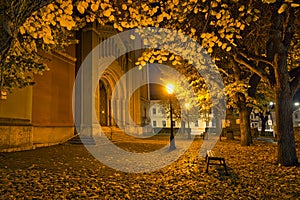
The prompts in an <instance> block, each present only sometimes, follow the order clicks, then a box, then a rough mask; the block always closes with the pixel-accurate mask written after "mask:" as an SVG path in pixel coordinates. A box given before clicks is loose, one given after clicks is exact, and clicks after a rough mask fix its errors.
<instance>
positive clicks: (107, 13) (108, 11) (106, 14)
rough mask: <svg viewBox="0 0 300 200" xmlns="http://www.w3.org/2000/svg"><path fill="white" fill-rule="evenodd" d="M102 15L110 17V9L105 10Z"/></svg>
mask: <svg viewBox="0 0 300 200" xmlns="http://www.w3.org/2000/svg"><path fill="white" fill-rule="evenodd" d="M103 15H104V16H105V17H110V15H111V10H110V9H107V10H105V11H104V12H103Z"/></svg>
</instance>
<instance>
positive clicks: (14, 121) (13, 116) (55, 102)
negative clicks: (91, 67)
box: [0, 23, 150, 151]
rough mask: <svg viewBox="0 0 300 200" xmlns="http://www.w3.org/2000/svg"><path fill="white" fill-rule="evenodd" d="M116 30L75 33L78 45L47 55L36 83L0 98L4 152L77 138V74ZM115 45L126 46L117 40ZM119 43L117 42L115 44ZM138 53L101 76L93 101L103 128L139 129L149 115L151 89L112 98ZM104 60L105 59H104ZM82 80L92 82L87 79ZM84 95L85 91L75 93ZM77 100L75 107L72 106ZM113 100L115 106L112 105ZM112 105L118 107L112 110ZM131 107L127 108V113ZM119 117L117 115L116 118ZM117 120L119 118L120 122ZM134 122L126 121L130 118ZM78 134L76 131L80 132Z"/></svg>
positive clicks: (130, 83) (107, 51) (129, 84)
mask: <svg viewBox="0 0 300 200" xmlns="http://www.w3.org/2000/svg"><path fill="white" fill-rule="evenodd" d="M116 33H117V32H116V31H115V30H114V29H113V28H112V27H111V26H105V27H103V26H99V25H98V24H96V23H94V24H90V25H88V26H87V27H85V28H83V29H82V30H80V31H78V32H77V33H76V37H77V39H78V40H79V44H77V45H74V46H70V47H68V49H66V50H65V51H64V52H53V53H51V54H48V55H47V57H48V58H49V60H50V61H49V62H48V63H46V64H47V65H48V67H49V68H50V71H47V72H45V73H44V75H42V76H39V75H37V76H36V77H35V81H36V84H35V85H34V86H31V87H26V88H24V89H17V90H15V91H14V92H13V93H11V94H7V96H6V97H5V98H4V99H1V100H0V151H15V150H25V149H32V148H35V147H39V146H48V145H54V144H58V143H61V142H64V141H66V140H68V139H69V138H71V137H73V136H74V133H75V132H76V130H75V129H74V118H79V120H81V121H82V123H85V121H84V119H83V117H82V116H83V115H82V112H78V113H79V114H74V115H73V108H74V109H75V110H76V109H77V110H83V108H82V106H81V107H80V105H81V104H80V102H78V99H79V101H82V100H83V98H82V97H80V98H77V100H76V101H77V102H76V101H75V102H73V100H74V99H73V89H74V82H75V78H76V75H78V72H79V68H80V66H81V63H82V62H83V60H84V59H85V58H86V57H87V55H88V54H89V53H90V52H91V51H92V50H93V49H94V48H95V47H97V45H98V44H100V43H101V42H103V41H104V40H106V39H107V38H109V37H111V36H112V35H115V34H116ZM110 45H114V48H112V49H118V48H126V46H127V45H131V44H122V42H118V43H117V44H110ZM116 45H117V46H116ZM101 51H105V55H106V56H107V57H109V56H111V55H113V53H114V52H110V51H111V49H109V48H107V49H102V50H101ZM139 55H140V52H129V53H127V54H125V55H122V56H120V57H118V58H116V59H115V60H114V62H112V63H111V64H110V65H109V66H108V67H107V69H106V70H105V72H104V73H103V75H102V76H101V77H99V81H98V85H97V91H96V93H95V96H94V99H93V101H94V102H95V103H94V105H95V107H94V108H90V109H94V110H95V112H96V115H97V119H98V123H99V124H100V125H101V126H116V125H118V126H121V128H124V129H132V127H135V129H134V130H132V131H135V132H136V133H138V134H140V133H142V132H143V128H142V126H144V125H146V124H147V123H148V121H147V120H148V119H149V113H148V110H149V106H150V102H149V87H148V86H147V85H144V86H143V87H140V88H138V89H137V90H136V91H135V92H134V93H133V94H132V95H131V96H130V97H128V99H129V100H127V101H128V102H125V101H126V99H125V100H124V99H113V100H112V92H113V90H114V87H115V85H116V83H117V82H118V80H119V79H120V78H121V77H122V76H123V75H124V74H125V73H126V72H127V71H129V70H130V69H132V68H134V67H135V65H134V64H135V62H136V59H137V57H138V56H139ZM104 59H105V58H104ZM140 73H141V74H140V75H141V76H140V78H147V70H146V69H144V70H141V72H140ZM83 81H88V80H87V79H85V80H83ZM134 84H135V83H134V81H131V79H130V78H128V79H127V80H126V87H123V91H122V92H124V93H126V91H127V89H128V88H130V87H133V86H134ZM76 95H81V94H76ZM73 103H74V105H73ZM112 104H114V106H112ZM127 105H130V107H129V108H128V109H125V107H126V106H127ZM112 107H114V108H116V110H115V111H114V112H112ZM125 110H128V112H125ZM114 115H118V116H114ZM115 119H117V120H118V121H116V120H115ZM129 119H130V120H131V122H133V123H134V125H132V124H128V121H130V120H129ZM77 132H78V130H77Z"/></svg>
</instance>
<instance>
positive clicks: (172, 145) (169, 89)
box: [166, 84, 176, 150]
mask: <svg viewBox="0 0 300 200" xmlns="http://www.w3.org/2000/svg"><path fill="white" fill-rule="evenodd" d="M166 89H167V92H168V94H169V102H170V122H171V124H170V125H171V133H170V147H169V150H174V149H176V146H175V139H174V133H173V108H172V101H171V99H172V94H173V93H174V85H173V84H168V85H166Z"/></svg>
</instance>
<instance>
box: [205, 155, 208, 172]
mask: <svg viewBox="0 0 300 200" xmlns="http://www.w3.org/2000/svg"><path fill="white" fill-rule="evenodd" d="M208 167H209V158H207V161H206V170H205V172H206V173H208Z"/></svg>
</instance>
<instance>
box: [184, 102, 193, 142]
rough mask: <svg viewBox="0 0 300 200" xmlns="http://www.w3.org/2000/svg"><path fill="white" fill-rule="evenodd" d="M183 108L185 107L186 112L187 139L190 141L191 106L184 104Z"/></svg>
mask: <svg viewBox="0 0 300 200" xmlns="http://www.w3.org/2000/svg"><path fill="white" fill-rule="evenodd" d="M184 106H185V108H186V112H187V124H188V139H192V137H191V130H190V113H189V111H190V106H191V105H190V104H189V103H185V104H184Z"/></svg>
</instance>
